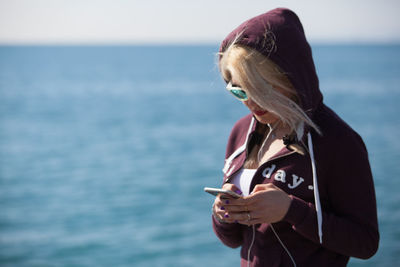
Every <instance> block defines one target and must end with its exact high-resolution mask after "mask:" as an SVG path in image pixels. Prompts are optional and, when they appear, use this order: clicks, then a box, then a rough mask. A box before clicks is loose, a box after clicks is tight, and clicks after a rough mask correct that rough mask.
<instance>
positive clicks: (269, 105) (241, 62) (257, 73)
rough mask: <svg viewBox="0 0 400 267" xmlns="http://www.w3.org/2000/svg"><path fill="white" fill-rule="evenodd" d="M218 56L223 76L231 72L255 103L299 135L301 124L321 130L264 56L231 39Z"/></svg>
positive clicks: (228, 78) (280, 74)
mask: <svg viewBox="0 0 400 267" xmlns="http://www.w3.org/2000/svg"><path fill="white" fill-rule="evenodd" d="M219 57H220V60H219V69H220V72H221V74H222V76H223V78H224V80H225V81H231V78H232V76H233V75H234V77H235V79H237V81H238V83H239V84H240V85H241V86H242V87H243V88H244V89H245V90H246V93H248V94H249V96H250V97H251V99H252V100H253V101H254V102H255V103H257V104H258V105H259V106H260V107H262V108H263V109H265V110H268V111H269V112H272V113H274V114H275V115H276V116H278V117H279V119H280V120H281V121H282V122H283V123H284V124H286V125H288V126H289V127H290V129H291V131H292V132H296V134H297V136H298V137H300V136H302V135H303V127H301V126H302V125H309V126H311V127H312V128H314V129H315V130H316V131H317V132H318V133H319V132H320V131H319V129H318V126H317V125H315V124H314V122H313V121H312V120H311V119H310V118H309V117H308V116H307V114H306V113H305V112H304V111H303V109H302V108H301V107H300V105H301V103H300V99H299V97H298V95H297V93H296V90H295V89H294V88H293V85H292V84H291V82H290V81H289V79H288V77H287V76H286V75H285V73H283V72H282V71H281V70H280V68H279V67H278V66H277V65H276V64H275V63H273V62H272V61H271V60H269V59H268V58H267V57H266V56H264V55H262V54H261V53H259V52H258V51H256V50H254V49H252V48H249V47H246V46H243V45H239V44H234V43H233V44H231V45H230V46H229V47H228V48H227V49H226V50H225V52H223V53H220V54H219ZM276 88H279V89H280V90H277V89H276Z"/></svg>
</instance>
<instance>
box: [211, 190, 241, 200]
mask: <svg viewBox="0 0 400 267" xmlns="http://www.w3.org/2000/svg"><path fill="white" fill-rule="evenodd" d="M204 191H205V192H207V193H209V194H211V195H214V196H217V195H218V194H222V195H227V196H231V197H233V198H240V197H241V195H239V194H238V193H235V192H233V191H232V190H227V189H222V188H212V187H204Z"/></svg>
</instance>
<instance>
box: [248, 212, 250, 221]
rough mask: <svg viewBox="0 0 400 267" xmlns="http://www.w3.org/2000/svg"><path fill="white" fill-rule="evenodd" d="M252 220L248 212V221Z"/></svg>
mask: <svg viewBox="0 0 400 267" xmlns="http://www.w3.org/2000/svg"><path fill="white" fill-rule="evenodd" d="M250 220H251V216H250V212H247V221H250Z"/></svg>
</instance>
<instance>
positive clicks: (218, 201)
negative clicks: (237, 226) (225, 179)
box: [212, 183, 242, 223]
mask: <svg viewBox="0 0 400 267" xmlns="http://www.w3.org/2000/svg"><path fill="white" fill-rule="evenodd" d="M222 188H223V189H227V190H231V191H233V192H236V193H238V194H240V195H241V194H242V192H241V191H240V190H239V188H237V187H236V186H235V185H234V184H228V183H227V184H224V185H223V187H222ZM233 199H234V198H233V197H230V196H228V195H221V194H219V195H218V196H217V197H216V198H215V200H214V204H213V208H212V210H213V215H214V217H215V218H216V219H217V220H218V221H219V222H224V223H232V222H233V221H232V220H227V219H228V218H229V215H228V214H226V210H225V207H224V206H225V203H226V202H227V201H228V202H230V201H232V200H233Z"/></svg>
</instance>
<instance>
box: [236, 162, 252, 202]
mask: <svg viewBox="0 0 400 267" xmlns="http://www.w3.org/2000/svg"><path fill="white" fill-rule="evenodd" d="M256 171H257V170H256V169H244V168H242V169H240V171H239V172H238V173H237V174H235V176H234V177H233V179H232V183H233V184H234V185H236V187H237V188H239V189H240V190H241V191H242V192H243V196H248V195H249V194H250V192H249V191H250V185H251V181H252V180H253V176H254V174H255V173H256Z"/></svg>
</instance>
